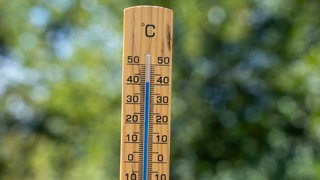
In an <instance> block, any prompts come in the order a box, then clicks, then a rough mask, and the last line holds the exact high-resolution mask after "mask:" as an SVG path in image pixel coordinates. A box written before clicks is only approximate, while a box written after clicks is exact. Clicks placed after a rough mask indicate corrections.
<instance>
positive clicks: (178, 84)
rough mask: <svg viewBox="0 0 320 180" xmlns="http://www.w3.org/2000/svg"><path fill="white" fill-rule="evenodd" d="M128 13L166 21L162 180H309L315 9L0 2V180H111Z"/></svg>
mask: <svg viewBox="0 0 320 180" xmlns="http://www.w3.org/2000/svg"><path fill="white" fill-rule="evenodd" d="M140 4H151V5H161V6H165V7H168V8H171V9H173V10H174V14H175V22H174V25H175V27H174V54H173V55H174V58H173V59H174V62H173V71H174V74H173V77H174V80H173V106H172V107H173V109H172V110H173V111H172V115H173V119H172V137H171V141H172V143H171V149H172V151H171V156H172V157H171V179H183V180H197V179H201V180H207V179H208V180H209V179H213V180H226V179H248V180H251V179H252V180H256V179H259V180H262V179H299V180H300V179H320V154H319V149H320V18H319V15H320V12H319V7H320V1H316V0H282V1H277V0H245V1H236V0H228V1H222V0H215V1H209V0H202V1H200V0H189V1H182V0H175V1H169V0H167V1H160V0H157V1H147V0H144V1H137V0H131V1H129V0H118V1H108V0H100V1H99V0H79V1H77V0H69V1H64V0H55V1H51V0H31V1H18V0H10V1H5V0H0V179H10V180H14V179H17V180H18V179H35V180H36V179H39V180H43V179H118V174H119V153H120V108H121V104H120V98H121V59H122V57H121V56H122V54H121V53H122V13H123V9H124V8H126V7H128V6H133V5H140Z"/></svg>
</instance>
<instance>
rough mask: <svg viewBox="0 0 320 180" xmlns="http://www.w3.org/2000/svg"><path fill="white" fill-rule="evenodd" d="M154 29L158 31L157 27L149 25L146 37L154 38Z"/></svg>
mask: <svg viewBox="0 0 320 180" xmlns="http://www.w3.org/2000/svg"><path fill="white" fill-rule="evenodd" d="M154 29H156V26H155V25H153V24H147V25H146V28H145V35H146V36H147V37H154V36H155V35H156V33H155V32H154Z"/></svg>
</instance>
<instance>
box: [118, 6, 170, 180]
mask: <svg viewBox="0 0 320 180" xmlns="http://www.w3.org/2000/svg"><path fill="white" fill-rule="evenodd" d="M172 31H173V12H172V10H170V9H167V8H163V7H158V6H135V7H130V8H126V9H125V10H124V30H123V32H124V40H123V61H122V117H121V160H120V161H121V162H120V179H121V180H138V179H143V180H145V179H148V180H149V179H155V180H163V179H164V178H165V179H166V180H168V179H169V162H170V122H171V83H172V38H173V36H172V34H173V32H172ZM147 54H150V65H149V66H148V65H147V64H146V62H147V61H149V60H147ZM148 68H149V69H150V73H148ZM148 76H150V81H148V79H149V78H148ZM146 77H147V78H146ZM147 84H148V85H147ZM148 89H149V91H148ZM147 99H149V101H147ZM147 107H149V108H148V109H147ZM146 111H148V113H146ZM145 116H147V117H145ZM146 126H147V127H146ZM146 138H148V139H146ZM146 142H147V143H146Z"/></svg>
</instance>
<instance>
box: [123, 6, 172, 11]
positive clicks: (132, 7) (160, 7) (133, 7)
mask: <svg viewBox="0 0 320 180" xmlns="http://www.w3.org/2000/svg"><path fill="white" fill-rule="evenodd" d="M135 8H158V9H164V10H167V11H171V12H172V13H173V10H172V9H169V8H166V7H162V6H151V5H139V6H131V7H127V8H125V9H124V12H126V11H128V10H131V9H135Z"/></svg>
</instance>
